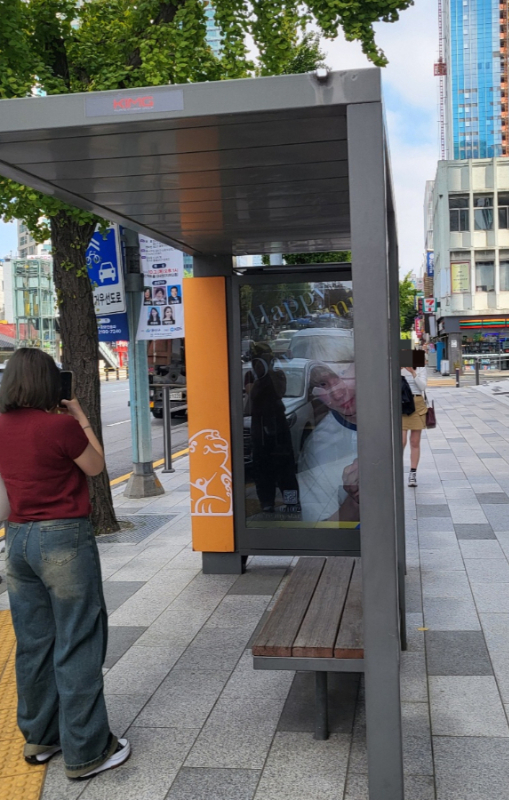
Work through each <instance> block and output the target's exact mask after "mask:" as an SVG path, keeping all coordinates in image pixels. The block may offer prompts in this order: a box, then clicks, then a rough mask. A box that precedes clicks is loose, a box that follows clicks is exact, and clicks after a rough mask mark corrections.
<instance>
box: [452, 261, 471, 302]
mask: <svg viewBox="0 0 509 800" xmlns="http://www.w3.org/2000/svg"><path fill="white" fill-rule="evenodd" d="M451 283H452V293H453V294H462V293H463V292H470V262H469V261H465V262H458V263H457V264H451Z"/></svg>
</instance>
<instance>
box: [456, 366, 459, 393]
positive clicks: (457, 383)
mask: <svg viewBox="0 0 509 800" xmlns="http://www.w3.org/2000/svg"><path fill="white" fill-rule="evenodd" d="M459 386H460V371H459V368H456V389H459Z"/></svg>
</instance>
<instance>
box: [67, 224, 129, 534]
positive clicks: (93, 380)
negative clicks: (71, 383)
mask: <svg viewBox="0 0 509 800" xmlns="http://www.w3.org/2000/svg"><path fill="white" fill-rule="evenodd" d="M94 230H95V223H94V224H92V223H86V224H82V225H79V224H78V223H77V222H76V221H75V220H73V219H72V218H71V217H69V216H68V215H67V214H66V213H65V211H61V212H59V213H58V214H57V215H56V216H54V217H52V218H51V241H52V243H53V274H54V279H55V288H56V292H57V301H58V305H59V309H60V333H61V337H62V365H63V368H64V369H70V370H72V371H73V373H74V380H75V389H76V397H77V398H78V400H79V402H80V404H81V405H82V407H83V410H84V411H85V413H86V415H87V416H88V418H89V420H90V424H91V425H92V428H93V430H94V433H95V435H96V436H97V438H98V439H99V441H100V442H101V444H102V443H103V438H102V425H101V392H100V381H99V340H98V335H97V322H96V316H95V311H94V302H93V295H92V286H91V284H90V280H89V277H88V273H87V269H86V266H85V252H86V249H87V247H88V245H89V242H90V239H91V238H92V235H93V233H94ZM88 485H89V489H90V500H91V503H92V522H93V524H94V528H95V532H96V533H111V532H113V531H118V530H119V525H118V522H117V520H116V517H115V512H114V510H113V501H112V497H111V489H110V482H109V477H108V472H107V470H106V467H105V468H104V470H103V471H102V472H101V474H100V475H97V476H96V477H95V478H89V479H88Z"/></svg>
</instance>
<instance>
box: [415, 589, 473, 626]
mask: <svg viewBox="0 0 509 800" xmlns="http://www.w3.org/2000/svg"><path fill="white" fill-rule="evenodd" d="M424 624H425V626H426V627H427V628H430V629H431V630H436V631H478V630H480V629H481V625H480V623H479V618H478V616H477V612H476V610H475V606H474V603H473V600H457V599H456V598H442V597H425V598H424Z"/></svg>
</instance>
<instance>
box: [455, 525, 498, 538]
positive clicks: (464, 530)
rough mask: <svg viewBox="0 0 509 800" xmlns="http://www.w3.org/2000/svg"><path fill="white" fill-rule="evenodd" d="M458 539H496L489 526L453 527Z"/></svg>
mask: <svg viewBox="0 0 509 800" xmlns="http://www.w3.org/2000/svg"><path fill="white" fill-rule="evenodd" d="M454 529H455V531H456V536H457V537H458V539H496V538H497V537H496V536H495V534H494V532H493V528H492V527H491V525H470V524H466V525H455V526H454Z"/></svg>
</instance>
